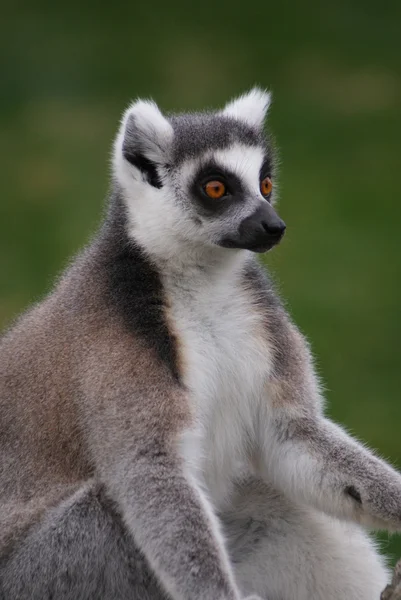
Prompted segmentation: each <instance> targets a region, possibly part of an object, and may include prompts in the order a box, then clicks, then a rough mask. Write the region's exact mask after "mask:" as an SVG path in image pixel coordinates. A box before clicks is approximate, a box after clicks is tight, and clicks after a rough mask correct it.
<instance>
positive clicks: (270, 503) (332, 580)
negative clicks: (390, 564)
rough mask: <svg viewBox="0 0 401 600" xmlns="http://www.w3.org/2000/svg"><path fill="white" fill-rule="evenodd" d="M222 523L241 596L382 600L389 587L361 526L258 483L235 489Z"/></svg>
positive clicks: (277, 599)
mask: <svg viewBox="0 0 401 600" xmlns="http://www.w3.org/2000/svg"><path fill="white" fill-rule="evenodd" d="M222 522H223V524H224V530H225V534H226V539H227V541H228V547H229V552H230V555H231V559H232V562H233V564H234V568H235V575H236V578H237V582H238V585H239V587H240V589H241V591H242V593H243V594H245V595H246V594H250V593H256V594H259V595H260V597H261V598H266V599H268V600H339V599H347V600H361V599H362V598H363V600H379V598H380V593H381V592H382V591H383V589H384V587H385V586H386V583H388V581H389V579H390V576H389V573H388V571H387V569H386V567H385V566H384V561H383V559H382V558H381V557H380V555H379V554H378V553H377V551H376V549H375V547H374V544H373V543H372V541H371V540H370V539H369V537H368V536H367V535H366V533H365V532H364V531H363V530H362V529H361V528H360V527H359V526H358V525H354V524H352V523H344V522H340V521H338V520H337V519H333V518H332V517H329V516H327V515H325V514H323V513H319V512H318V511H316V510H314V509H311V508H308V507H302V506H300V505H296V504H294V503H292V502H291V501H289V500H287V499H286V498H285V497H283V495H282V494H280V493H278V492H276V491H275V490H273V489H272V488H270V487H268V486H267V485H266V484H264V483H262V482H261V481H257V480H255V479H253V480H247V481H244V482H243V483H242V484H241V485H239V486H238V487H237V490H236V493H235V495H234V497H233V504H232V508H231V509H230V511H227V512H226V513H225V514H224V516H222ZM391 598H392V597H391Z"/></svg>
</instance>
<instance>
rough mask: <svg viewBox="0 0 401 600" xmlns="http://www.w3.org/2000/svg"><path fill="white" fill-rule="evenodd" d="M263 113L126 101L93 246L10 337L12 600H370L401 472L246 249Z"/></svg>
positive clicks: (260, 180)
mask: <svg viewBox="0 0 401 600" xmlns="http://www.w3.org/2000/svg"><path fill="white" fill-rule="evenodd" d="M267 104H268V96H267V95H266V94H264V93H262V92H259V91H257V90H256V91H253V92H251V93H250V94H248V95H247V96H244V97H242V98H240V99H238V100H237V101H234V102H233V103H231V104H229V105H228V106H227V107H226V109H225V110H224V111H222V112H220V113H213V114H204V115H183V116H178V117H177V116H173V117H169V118H165V117H164V116H163V115H162V114H161V113H160V111H159V110H158V109H157V107H156V106H155V105H154V104H152V103H146V102H138V103H136V104H134V105H133V106H132V107H131V108H130V109H129V110H128V111H127V113H126V115H125V117H124V120H123V123H122V126H121V130H120V134H119V136H118V138H117V141H116V144H115V151H114V174H113V180H114V182H113V183H114V191H113V193H112V196H111V200H110V206H109V212H108V215H107V217H106V219H105V222H104V225H103V226H102V228H101V230H100V232H99V234H98V236H97V238H96V239H95V240H94V241H93V242H92V244H91V245H90V246H89V247H88V249H87V250H85V252H84V253H83V254H82V255H81V256H80V257H78V259H77V260H76V261H75V263H74V264H73V265H72V267H70V269H69V270H68V271H67V273H66V274H65V275H64V277H63V278H62V279H61V281H60V282H59V284H58V285H57V287H56V289H55V291H54V292H53V293H52V294H51V295H50V296H49V297H48V298H47V299H46V300H45V301H44V302H43V303H41V304H40V305H38V306H37V307H35V308H33V309H32V310H31V311H30V312H28V313H27V314H26V315H25V316H23V317H22V318H21V319H20V320H19V322H18V323H17V324H16V325H15V326H14V328H12V329H11V330H10V331H9V332H8V333H7V334H6V335H5V337H4V338H3V341H2V347H1V367H2V369H3V370H4V371H3V373H2V378H1V381H2V391H1V396H0V411H1V420H0V457H1V458H0V460H1V462H0V524H1V527H0V598H4V599H7V600H16V599H17V598H18V600H24V599H25V598H26V599H28V598H29V599H32V600H39V599H40V600H43V599H46V598H49V599H50V598H57V599H58V600H66V599H71V600H72V599H76V598H80V599H82V600H92V599H95V598H96V599H98V598H99V599H100V598H104V599H107V600H108V599H110V600H111V599H112V598H113V599H114V598H121V599H125V598H127V599H128V598H138V599H147V598H148V599H150V600H160V599H161V598H164V597H166V595H167V596H168V597H171V598H173V599H174V600H181V599H182V600H183V599H191V600H203V599H205V600H206V599H207V600H210V599H211V598H213V599H216V600H237V599H239V598H240V597H243V596H244V595H247V594H254V593H256V594H259V595H260V596H261V597H262V598H265V600H323V599H324V600H334V599H336V600H337V599H338V598H347V600H360V598H364V599H366V600H378V598H379V594H380V591H381V590H382V589H383V588H384V587H385V584H386V582H387V579H388V574H387V571H386V568H385V567H384V564H383V561H382V559H381V558H380V557H379V555H378V554H377V553H376V551H375V549H374V546H373V544H372V542H371V541H370V539H369V538H368V536H367V534H366V533H365V532H364V530H363V529H362V528H361V524H362V525H367V526H372V527H385V528H388V529H393V530H397V529H398V530H399V529H401V476H400V475H399V474H398V473H396V472H395V471H394V470H393V469H392V468H391V467H389V466H388V465H387V464H386V463H384V462H383V461H381V460H379V459H377V458H375V457H374V456H373V455H372V454H371V453H370V452H369V451H367V450H366V449H364V448H363V447H362V446H360V445H359V444H358V443H357V442H355V441H354V440H352V439H351V438H349V437H348V436H347V435H346V434H345V433H344V432H343V431H342V429H340V428H339V427H337V426H336V425H334V424H333V423H331V422H330V421H328V420H327V419H326V418H325V417H324V415H323V412H322V399H321V395H320V392H319V386H318V383H317V380H316V377H315V374H314V370H313V366H312V361H311V358H310V353H309V350H308V347H307V345H306V343H305V341H304V339H303V337H302V336H301V334H300V333H299V332H298V330H297V329H296V327H295V326H294V325H293V324H292V322H291V321H290V319H289V317H288V315H287V313H286V311H285V310H284V308H283V306H282V305H281V303H280V301H279V299H278V297H277V295H276V294H275V292H274V290H273V287H272V285H271V283H270V281H269V279H268V278H267V276H266V275H265V274H264V272H263V271H262V269H261V268H260V267H259V266H258V264H257V262H256V260H255V258H254V255H253V253H252V252H251V250H253V251H265V250H267V249H269V248H271V247H272V246H273V245H274V244H275V243H277V242H278V241H279V240H280V238H281V236H282V234H283V231H284V224H283V222H282V221H281V220H280V219H279V217H278V216H277V214H276V213H275V212H274V210H273V208H272V204H271V201H272V200H273V199H274V195H272V191H271V187H270V186H271V178H273V165H272V151H271V148H270V146H269V144H268V142H267V143H266V141H265V139H264V136H263V132H262V126H263V121H264V117H265V111H266V108H267ZM221 186H223V192H224V193H223V194H222V195H220V192H221V191H222V187H221ZM352 521H354V522H356V523H352Z"/></svg>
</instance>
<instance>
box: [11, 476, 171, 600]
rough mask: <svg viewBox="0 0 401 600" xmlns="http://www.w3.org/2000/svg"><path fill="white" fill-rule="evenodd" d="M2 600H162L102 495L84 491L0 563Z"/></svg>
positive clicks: (54, 511)
mask: <svg viewBox="0 0 401 600" xmlns="http://www.w3.org/2000/svg"><path fill="white" fill-rule="evenodd" d="M0 598H1V599H2V600H3V599H4V600H50V599H52V600H53V599H57V600H77V599H78V598H79V600H116V599H117V598H118V600H133V599H140V600H150V599H151V600H163V599H165V598H166V596H165V595H164V594H163V593H162V592H161V590H160V588H159V587H158V585H157V583H156V579H155V577H154V576H153V574H152V573H151V571H150V569H149V567H148V564H147V562H146V560H145V559H144V557H143V555H142V554H141V553H140V552H139V550H138V549H137V548H136V547H135V544H134V542H133V540H132V539H131V538H130V536H129V535H127V532H126V530H125V528H124V525H123V523H122V522H121V519H120V516H119V515H118V514H117V513H116V512H115V509H114V506H113V504H112V503H111V502H110V501H109V500H108V498H107V497H106V495H105V494H104V492H103V491H102V489H100V488H98V487H96V486H95V485H91V486H89V485H88V486H84V487H83V488H82V489H81V490H79V491H78V492H76V493H75V494H74V495H73V496H71V497H70V498H68V499H67V500H66V501H64V502H63V503H61V504H60V505H59V506H58V507H56V508H55V509H52V510H50V511H49V512H48V514H47V515H46V516H45V518H44V519H43V520H42V522H41V524H40V525H38V526H37V527H34V528H33V529H32V530H31V532H30V533H29V534H28V536H27V537H26V538H25V539H24V541H23V542H22V543H21V545H20V546H19V547H18V548H16V549H15V551H14V553H13V554H11V556H10V557H9V558H8V559H3V560H2V561H0Z"/></svg>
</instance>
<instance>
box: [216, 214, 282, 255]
mask: <svg viewBox="0 0 401 600" xmlns="http://www.w3.org/2000/svg"><path fill="white" fill-rule="evenodd" d="M285 228H286V225H285V223H284V221H283V220H282V219H280V217H279V216H278V214H277V213H276V212H275V210H274V209H273V207H272V206H271V205H270V204H269V203H268V202H264V203H263V204H262V205H261V206H260V207H259V208H258V209H257V210H256V211H255V212H254V213H252V214H251V215H250V216H249V217H246V218H245V219H244V220H243V221H242V223H241V224H240V226H239V228H238V231H237V232H236V233H234V234H232V235H230V236H229V237H227V238H225V240H224V241H223V245H224V246H226V247H229V248H243V249H246V250H251V251H252V252H267V251H268V250H270V249H271V248H273V246H275V245H276V244H278V243H279V241H280V240H281V238H282V237H283V235H284V232H285Z"/></svg>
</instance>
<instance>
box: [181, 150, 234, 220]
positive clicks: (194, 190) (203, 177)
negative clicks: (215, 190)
mask: <svg viewBox="0 0 401 600" xmlns="http://www.w3.org/2000/svg"><path fill="white" fill-rule="evenodd" d="M209 181H219V182H221V183H222V184H224V186H225V188H226V193H225V195H224V196H223V197H222V198H219V199H214V198H210V197H209V196H208V195H207V194H206V192H205V186H206V184H207V183H208V182H209ZM190 192H191V195H192V197H193V198H194V200H195V201H196V203H197V205H198V207H199V209H200V212H201V213H202V214H203V215H204V216H218V215H221V214H223V213H224V212H225V211H226V210H228V209H229V208H230V207H231V206H232V205H233V204H235V203H238V202H241V201H242V200H243V198H244V193H245V190H244V187H243V185H242V183H241V180H240V178H239V177H238V176H237V175H235V173H232V172H231V171H229V170H227V169H224V168H222V167H220V166H219V165H217V164H216V163H213V162H210V163H207V164H206V165H203V166H202V167H201V168H200V169H199V170H198V172H197V173H196V175H195V177H194V179H193V182H192V184H191V187H190Z"/></svg>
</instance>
